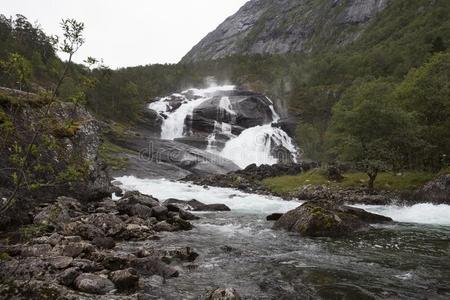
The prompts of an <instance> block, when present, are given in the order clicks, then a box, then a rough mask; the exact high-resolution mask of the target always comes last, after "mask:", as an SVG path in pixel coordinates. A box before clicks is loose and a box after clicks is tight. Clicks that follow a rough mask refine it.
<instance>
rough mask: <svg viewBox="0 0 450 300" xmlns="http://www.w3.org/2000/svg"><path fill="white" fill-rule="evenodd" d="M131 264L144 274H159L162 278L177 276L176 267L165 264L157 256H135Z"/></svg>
mask: <svg viewBox="0 0 450 300" xmlns="http://www.w3.org/2000/svg"><path fill="white" fill-rule="evenodd" d="M132 266H133V268H135V269H136V270H137V271H138V272H139V273H140V274H141V275H145V276H153V275H159V276H161V277H163V278H170V277H178V276H179V272H178V270H177V269H175V268H173V267H171V266H169V265H167V264H166V263H164V262H163V261H161V259H159V258H157V257H144V258H137V259H135V260H134V261H133V262H132Z"/></svg>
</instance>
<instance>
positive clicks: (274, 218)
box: [266, 213, 283, 221]
mask: <svg viewBox="0 0 450 300" xmlns="http://www.w3.org/2000/svg"><path fill="white" fill-rule="evenodd" d="M282 216H283V214H280V213H274V214H271V215H269V216H267V217H266V220H267V221H278V220H279V219H280V218H281V217H282Z"/></svg>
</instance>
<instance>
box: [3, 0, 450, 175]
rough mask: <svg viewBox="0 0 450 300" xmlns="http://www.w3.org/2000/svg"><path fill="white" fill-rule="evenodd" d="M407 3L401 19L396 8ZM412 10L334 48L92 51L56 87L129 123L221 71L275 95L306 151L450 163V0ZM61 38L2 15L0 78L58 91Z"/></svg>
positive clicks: (400, 162)
mask: <svg viewBox="0 0 450 300" xmlns="http://www.w3.org/2000/svg"><path fill="white" fill-rule="evenodd" d="M400 11H401V15H402V17H401V18H400V17H395V18H394V17H392V16H391V15H389V14H396V13H399V12H400ZM413 13H414V11H413V9H411V10H408V8H405V7H394V8H393V9H390V10H389V12H388V13H387V15H382V16H381V17H380V18H378V19H377V20H376V22H374V23H373V24H371V26H370V28H369V29H368V30H367V31H366V32H365V34H364V35H363V36H362V37H361V38H360V39H358V40H357V41H356V42H354V43H352V44H350V45H348V46H346V47H343V48H341V49H339V50H337V51H331V50H328V51H327V50H326V49H324V50H323V51H322V52H318V53H309V54H290V55H256V56H231V57H227V58H224V59H220V60H215V61H204V62H199V63H195V64H164V65H163V64H156V65H146V66H138V67H129V68H121V69H116V70H113V69H111V68H109V67H107V66H106V65H105V64H104V63H103V62H102V61H101V59H95V58H87V59H86V61H85V64H74V63H71V64H70V68H69V70H68V76H66V78H65V79H64V81H63V82H62V84H61V87H60V88H59V90H58V97H59V98H60V99H61V100H62V101H67V102H75V103H78V104H80V105H84V106H86V107H88V108H89V110H91V111H92V112H93V113H94V114H96V115H97V116H98V117H100V118H102V119H105V120H113V121H116V122H118V123H121V124H124V125H125V126H133V124H135V123H136V122H137V121H138V120H139V118H140V115H141V112H142V110H143V107H144V105H145V104H146V103H148V102H150V101H152V100H153V99H155V98H156V97H160V96H164V95H166V94H170V93H172V92H175V91H180V90H183V89H186V88H188V87H193V86H196V87H199V86H202V85H204V84H205V78H207V77H209V76H214V77H215V79H216V81H217V82H219V83H232V84H235V85H237V86H240V87H242V88H246V89H251V90H254V91H257V92H261V93H265V94H267V95H269V96H270V97H271V98H273V99H276V103H277V106H278V110H279V111H283V112H284V113H285V114H286V116H289V117H290V118H291V119H294V120H295V122H296V123H297V124H298V125H297V129H296V141H297V143H298V144H299V146H300V147H301V149H302V150H303V152H304V157H303V158H304V159H307V160H314V161H321V162H324V163H351V164H352V165H353V166H354V167H355V168H362V169H364V170H366V171H369V172H370V170H372V171H373V172H375V173H377V172H378V171H382V170H394V171H401V170H427V171H432V172H438V171H440V170H442V169H444V168H446V167H448V163H449V159H448V155H449V151H450V130H449V128H450V87H449V82H450V80H449V77H450V52H449V50H448V48H449V44H450V41H449V36H450V23H449V21H448V20H447V19H446V14H445V11H444V10H438V9H436V10H432V9H431V10H429V11H428V12H427V13H426V14H423V15H421V16H420V17H416V18H414V21H411V22H409V21H408V20H409V19H408V16H409V15H411V14H413ZM424 25H426V26H424ZM398 28H401V29H400V31H401V32H399V30H398ZM430 28H432V30H429V29H430ZM56 43H57V39H56V38H55V37H52V36H48V35H46V34H45V33H44V32H43V31H42V29H40V27H39V25H33V24H31V23H30V22H29V21H28V20H27V18H26V17H24V16H21V15H17V16H15V17H6V16H1V17H0V85H1V86H4V87H10V88H15V89H19V90H22V91H27V92H34V93H39V92H40V91H41V90H46V89H51V88H52V87H53V86H54V84H55V81H56V78H57V74H58V73H60V72H61V69H62V68H63V66H64V62H63V61H62V60H61V59H60V58H59V57H58V55H57V50H58V49H56V48H55V45H56ZM381 121H382V122H381Z"/></svg>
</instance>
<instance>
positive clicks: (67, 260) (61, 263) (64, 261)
mask: <svg viewBox="0 0 450 300" xmlns="http://www.w3.org/2000/svg"><path fill="white" fill-rule="evenodd" d="M47 261H48V262H49V263H50V265H51V266H53V267H54V268H55V269H65V268H67V267H69V266H70V264H71V263H72V262H73V258H72V257H69V256H55V257H50V258H49V259H47Z"/></svg>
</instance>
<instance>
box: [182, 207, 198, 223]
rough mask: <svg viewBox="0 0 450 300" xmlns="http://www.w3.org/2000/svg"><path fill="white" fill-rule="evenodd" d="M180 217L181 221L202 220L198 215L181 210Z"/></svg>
mask: <svg viewBox="0 0 450 300" xmlns="http://www.w3.org/2000/svg"><path fill="white" fill-rule="evenodd" d="M179 215H180V218H181V219H183V220H187V221H193V220H199V219H200V217H198V216H196V215H194V214H192V213H190V212H188V211H185V210H184V209H180V210H179Z"/></svg>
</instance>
